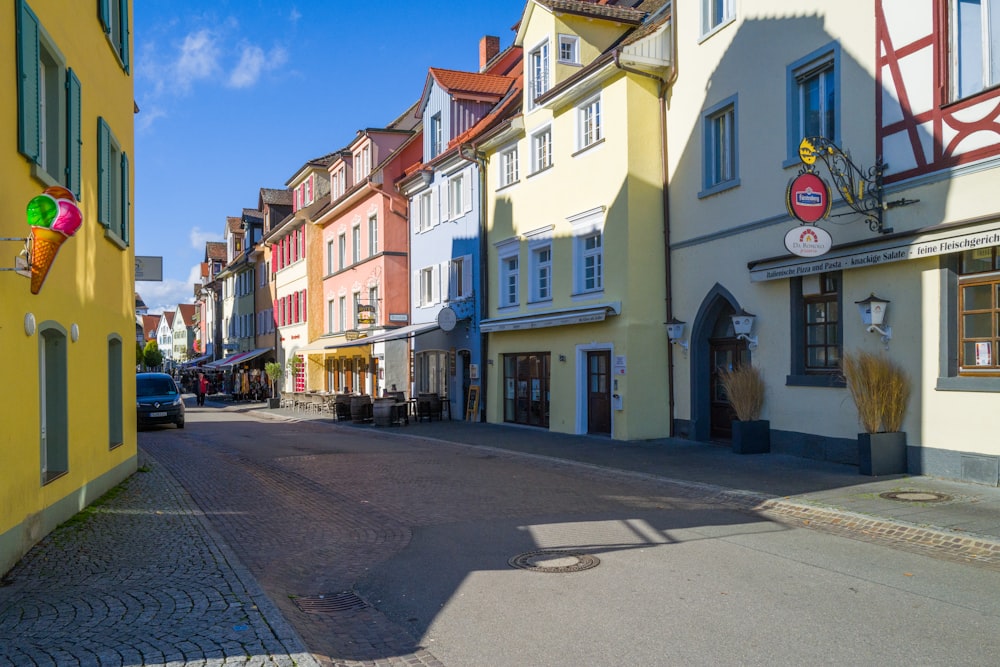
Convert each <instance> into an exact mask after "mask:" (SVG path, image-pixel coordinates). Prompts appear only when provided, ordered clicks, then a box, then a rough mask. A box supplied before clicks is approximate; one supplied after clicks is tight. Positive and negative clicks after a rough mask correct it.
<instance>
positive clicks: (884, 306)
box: [854, 292, 892, 349]
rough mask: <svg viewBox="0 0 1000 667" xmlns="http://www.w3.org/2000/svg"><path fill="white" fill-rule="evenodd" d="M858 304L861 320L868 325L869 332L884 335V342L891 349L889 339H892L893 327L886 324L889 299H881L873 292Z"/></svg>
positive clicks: (857, 302)
mask: <svg viewBox="0 0 1000 667" xmlns="http://www.w3.org/2000/svg"><path fill="white" fill-rule="evenodd" d="M854 303H856V304H858V312H859V313H860V314H861V322H862V323H863V324H864V325H865V327H867V331H868V333H879V334H881V335H882V342H883V343H885V347H886V349H889V341H890V340H892V327H889V326H885V325H884V323H885V314H886V310H888V308H889V300H888V299H881V298H879V297H877V296H875V292H872V294H871V296H869V297H868V298H867V299H862V300H861V301H855V302H854Z"/></svg>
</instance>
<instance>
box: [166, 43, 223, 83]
mask: <svg viewBox="0 0 1000 667" xmlns="http://www.w3.org/2000/svg"><path fill="white" fill-rule="evenodd" d="M218 69H219V47H218V44H217V38H216V36H215V35H214V34H213V33H212V31H210V30H208V29H207V28H203V29H201V30H199V31H198V32H194V33H191V34H189V35H187V36H186V37H185V38H184V41H183V43H182V44H181V47H180V54H179V55H178V57H177V60H176V61H175V62H174V64H173V67H172V70H173V75H174V84H175V86H176V88H177V89H179V90H181V91H182V92H188V91H190V89H191V86H192V85H193V84H194V83H195V82H196V81H200V80H202V79H207V78H209V77H211V76H212V75H213V74H214V73H215V72H216V71H217V70H218Z"/></svg>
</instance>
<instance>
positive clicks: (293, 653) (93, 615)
mask: <svg viewBox="0 0 1000 667" xmlns="http://www.w3.org/2000/svg"><path fill="white" fill-rule="evenodd" d="M140 466H141V469H140V472H138V473H136V474H135V475H133V476H132V477H131V478H130V479H129V480H127V481H126V482H125V483H124V484H123V485H122V487H120V488H119V490H120V493H118V494H117V495H115V496H113V497H109V499H108V500H107V501H106V502H104V503H103V504H100V505H99V506H97V507H94V508H93V509H91V510H89V511H87V512H85V513H84V514H82V515H79V516H78V517H77V519H75V520H73V521H70V522H68V523H66V524H64V525H63V526H61V527H60V528H58V529H56V530H55V531H54V532H53V533H51V534H50V535H49V536H48V537H46V538H45V539H44V540H43V541H42V542H41V543H39V544H38V545H37V546H36V547H35V548H34V549H33V550H32V551H31V552H30V553H29V554H28V555H27V556H26V557H25V558H24V559H22V561H21V562H20V563H19V564H18V565H17V566H15V568H14V569H13V570H11V571H10V572H9V573H8V576H7V577H6V578H5V580H4V583H5V584H6V585H3V586H0V665H16V666H19V667H20V666H22V665H23V666H28V665H31V666H34V665H53V666H58V667H62V666H63V665H102V666H103V665H181V664H198V665H206V666H208V665H289V666H290V665H293V664H298V665H308V664H315V663H314V662H313V661H312V658H311V657H310V656H309V655H308V654H306V653H304V649H303V647H302V645H301V641H300V640H299V639H298V637H297V636H296V635H295V633H294V632H293V631H292V630H291V628H290V627H289V626H288V625H287V623H285V621H284V619H283V618H282V617H281V616H280V614H278V613H277V612H276V610H275V609H274V607H273V605H271V603H270V601H268V600H267V598H266V597H265V596H264V595H263V592H262V591H261V589H260V588H259V586H257V585H256V583H255V582H254V581H253V579H252V578H251V577H250V576H249V574H248V573H247V572H246V570H245V568H243V566H242V565H240V564H239V563H238V560H237V559H236V558H235V557H234V556H233V555H232V553H231V552H229V550H228V547H227V546H226V545H224V544H221V543H219V542H218V540H217V539H215V537H214V535H213V533H212V531H211V528H210V527H209V526H208V525H207V524H206V523H205V521H204V519H203V518H202V517H201V516H200V515H199V512H198V511H197V509H196V508H195V507H194V505H193V503H192V502H191V498H190V497H189V496H188V495H187V494H185V493H184V492H183V490H181V489H180V487H179V486H178V485H177V483H176V481H174V480H172V479H170V476H169V474H168V473H167V472H166V470H165V469H164V468H163V467H161V466H159V465H158V464H156V463H155V462H152V461H150V460H149V459H148V458H146V457H144V456H143V455H142V454H140Z"/></svg>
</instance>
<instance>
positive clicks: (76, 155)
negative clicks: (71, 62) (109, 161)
mask: <svg viewBox="0 0 1000 667" xmlns="http://www.w3.org/2000/svg"><path fill="white" fill-rule="evenodd" d="M80 123H81V121H80V79H78V78H77V76H76V73H75V72H73V70H72V69H70V70H68V71H67V72H66V187H67V188H69V190H70V192H72V193H73V194H74V195H76V198H77V200H79V199H80V167H81V165H80V145H81V144H82V143H83V137H82V134H81V131H80V129H81V125H80Z"/></svg>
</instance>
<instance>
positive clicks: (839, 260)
mask: <svg viewBox="0 0 1000 667" xmlns="http://www.w3.org/2000/svg"><path fill="white" fill-rule="evenodd" d="M991 224H993V227H994V228H992V229H985V230H984V229H979V230H978V231H963V230H962V229H950V230H947V231H942V232H935V233H928V234H923V235H921V236H917V237H915V238H913V239H893V240H892V241H887V242H876V243H875V244H869V245H867V246H865V247H864V248H863V249H861V250H857V249H855V248H842V249H840V250H836V251H831V252H830V253H828V254H827V255H826V256H825V257H824V258H823V259H819V260H815V261H801V260H797V259H794V258H793V259H780V260H774V261H767V262H759V263H757V264H756V265H754V266H753V268H751V269H750V280H751V281H752V282H763V281H767V280H780V279H782V278H794V277H797V276H806V275H809V274H812V273H825V272H827V271H844V270H847V269H857V268H863V267H867V266H879V265H881V264H889V263H891V262H902V261H905V260H908V259H919V258H923V257H934V256H936V255H947V254H950V253H955V252H962V251H965V250H975V249H977V248H986V247H992V246H1000V228H997V227H996V223H991Z"/></svg>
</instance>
